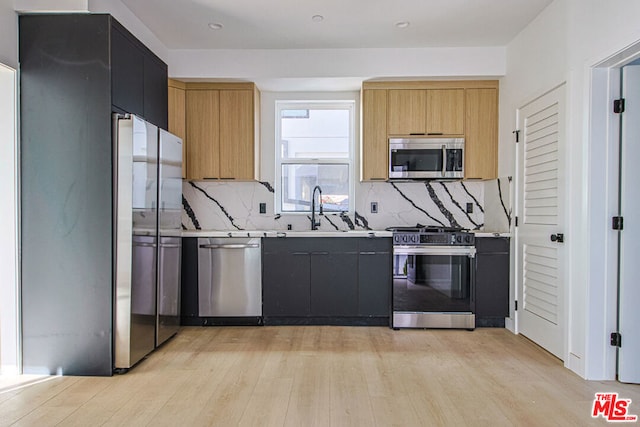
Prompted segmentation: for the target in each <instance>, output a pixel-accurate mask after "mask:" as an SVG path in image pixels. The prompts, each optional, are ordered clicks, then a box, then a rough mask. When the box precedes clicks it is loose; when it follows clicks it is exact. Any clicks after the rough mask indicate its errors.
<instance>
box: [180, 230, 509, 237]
mask: <svg viewBox="0 0 640 427" xmlns="http://www.w3.org/2000/svg"><path fill="white" fill-rule="evenodd" d="M473 234H475V236H476V237H511V233H509V232H499V231H498V232H496V231H488V230H473ZM392 235H393V233H392V232H391V231H385V230H349V231H324V230H316V231H311V230H305V231H285V230H234V231H222V230H183V231H182V237H391V236H392Z"/></svg>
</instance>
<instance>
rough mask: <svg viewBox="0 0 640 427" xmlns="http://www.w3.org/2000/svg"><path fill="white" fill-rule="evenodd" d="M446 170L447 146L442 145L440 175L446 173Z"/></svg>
mask: <svg viewBox="0 0 640 427" xmlns="http://www.w3.org/2000/svg"><path fill="white" fill-rule="evenodd" d="M446 172H447V146H446V145H443V146H442V177H443V178H444V176H445V175H446Z"/></svg>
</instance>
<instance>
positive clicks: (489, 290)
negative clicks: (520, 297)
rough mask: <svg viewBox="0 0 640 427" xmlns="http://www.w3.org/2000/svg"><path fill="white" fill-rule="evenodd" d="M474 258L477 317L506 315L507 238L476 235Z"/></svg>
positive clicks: (507, 277)
mask: <svg viewBox="0 0 640 427" xmlns="http://www.w3.org/2000/svg"><path fill="white" fill-rule="evenodd" d="M476 248H477V250H478V253H477V256H476V257H477V258H476V316H477V317H479V318H480V317H507V316H509V239H507V238H487V237H483V238H479V239H477V240H476Z"/></svg>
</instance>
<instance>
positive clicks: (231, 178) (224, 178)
mask: <svg viewBox="0 0 640 427" xmlns="http://www.w3.org/2000/svg"><path fill="white" fill-rule="evenodd" d="M220 179H235V178H234V177H229V178H226V177H221V178H220Z"/></svg>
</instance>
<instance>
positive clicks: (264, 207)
mask: <svg viewBox="0 0 640 427" xmlns="http://www.w3.org/2000/svg"><path fill="white" fill-rule="evenodd" d="M260 213H261V214H266V213H267V204H266V203H260Z"/></svg>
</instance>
